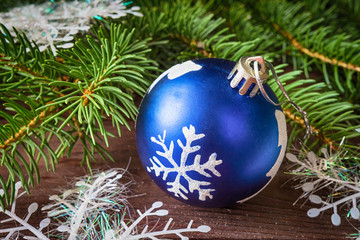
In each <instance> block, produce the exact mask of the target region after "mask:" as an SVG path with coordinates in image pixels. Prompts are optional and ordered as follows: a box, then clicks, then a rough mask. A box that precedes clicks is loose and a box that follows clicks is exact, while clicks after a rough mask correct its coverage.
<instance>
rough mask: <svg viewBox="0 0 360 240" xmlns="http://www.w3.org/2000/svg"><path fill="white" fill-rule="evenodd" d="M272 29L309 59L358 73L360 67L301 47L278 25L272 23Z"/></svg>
mask: <svg viewBox="0 0 360 240" xmlns="http://www.w3.org/2000/svg"><path fill="white" fill-rule="evenodd" d="M273 26H274V28H275V29H276V30H277V31H279V32H280V33H281V35H283V36H284V37H285V38H287V39H288V40H289V41H290V42H291V44H292V45H293V46H294V47H295V48H297V49H298V50H300V51H301V52H302V53H304V54H306V55H308V56H309V57H312V58H316V59H319V60H320V61H322V62H325V63H329V64H331V65H336V66H340V67H343V68H346V69H349V70H353V71H357V72H360V66H358V65H355V64H352V63H346V62H344V61H341V60H338V59H335V58H332V59H331V58H329V57H327V56H325V55H323V54H320V53H318V52H313V51H310V50H309V49H308V48H305V47H303V46H302V45H301V44H300V43H299V42H298V41H297V40H296V39H295V38H294V37H293V36H292V35H291V34H290V33H288V32H286V31H285V30H283V29H281V28H280V27H279V25H277V24H276V23H273Z"/></svg>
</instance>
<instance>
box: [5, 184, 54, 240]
mask: <svg viewBox="0 0 360 240" xmlns="http://www.w3.org/2000/svg"><path fill="white" fill-rule="evenodd" d="M20 189H21V182H17V183H16V184H15V198H14V202H13V204H12V207H11V210H10V211H9V210H6V209H5V211H3V209H2V208H0V219H3V216H2V215H5V216H7V217H8V218H6V219H4V220H1V221H0V237H2V236H3V238H1V239H3V240H8V239H20V236H21V239H28V240H36V239H39V240H48V239H49V238H48V237H47V236H46V235H45V234H44V233H43V230H44V229H46V227H48V226H49V224H50V218H45V219H43V220H42V221H41V222H40V223H39V226H32V225H31V224H29V223H28V221H29V220H30V218H31V216H32V215H33V213H34V212H36V211H37V210H38V208H39V205H38V203H36V202H33V203H32V204H30V205H29V207H28V212H27V214H26V216H25V217H24V218H22V217H20V216H18V215H17V214H16V202H17V199H19V198H20V197H21V196H22V195H24V194H25V193H26V192H21V193H20V191H19V190H20ZM1 194H3V190H2V189H0V195H1ZM10 221H13V222H15V224H14V225H15V227H12V228H5V229H2V228H1V226H3V223H5V222H10ZM24 231H26V233H27V234H28V232H30V233H31V234H32V236H30V235H26V234H23V233H22V232H24ZM3 234H7V235H6V236H5V235H3Z"/></svg>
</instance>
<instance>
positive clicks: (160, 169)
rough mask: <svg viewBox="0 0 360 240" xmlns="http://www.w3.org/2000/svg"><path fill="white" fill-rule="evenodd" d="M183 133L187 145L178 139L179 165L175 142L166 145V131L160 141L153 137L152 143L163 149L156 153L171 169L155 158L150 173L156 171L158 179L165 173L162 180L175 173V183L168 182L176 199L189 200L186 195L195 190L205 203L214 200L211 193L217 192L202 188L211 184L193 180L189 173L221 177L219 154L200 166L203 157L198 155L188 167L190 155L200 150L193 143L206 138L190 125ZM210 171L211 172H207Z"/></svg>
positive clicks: (151, 159) (148, 168) (184, 128)
mask: <svg viewBox="0 0 360 240" xmlns="http://www.w3.org/2000/svg"><path fill="white" fill-rule="evenodd" d="M182 132H183V134H184V136H185V139H186V143H185V145H184V144H183V143H182V142H181V141H180V140H179V139H178V140H177V143H178V145H179V147H180V148H181V149H182V153H181V157H180V164H177V163H176V161H175V160H174V158H173V152H174V142H173V141H171V142H170V146H169V148H168V147H167V146H166V144H165V137H166V130H164V133H163V136H162V137H161V136H160V135H158V139H156V138H155V137H151V141H152V142H154V143H156V144H158V145H160V146H161V147H162V149H163V152H161V151H156V153H157V154H158V155H159V156H161V157H163V158H165V159H166V160H167V161H168V163H170V165H171V167H166V166H164V164H162V162H161V161H160V160H159V159H158V158H157V157H156V156H153V157H152V158H150V162H151V164H152V166H151V167H147V170H148V172H151V171H154V172H155V175H156V176H157V177H158V176H159V175H160V173H163V176H162V179H163V180H166V179H167V177H168V175H169V173H175V174H176V178H175V180H174V181H173V182H167V185H168V186H169V187H168V189H167V190H168V191H169V192H172V193H174V195H175V196H176V197H181V198H183V199H185V200H187V199H188V197H187V196H186V194H188V193H189V192H191V193H193V192H194V191H195V190H197V191H198V192H199V200H201V201H205V200H206V198H207V197H208V198H210V199H212V198H213V195H212V194H211V192H213V191H215V189H211V188H202V187H204V186H209V185H210V184H211V182H207V181H199V180H196V179H193V178H191V176H189V175H188V173H189V172H193V171H196V172H197V173H199V174H201V175H202V176H205V177H208V178H211V177H212V175H211V174H210V173H209V172H211V173H212V174H213V175H215V176H217V177H220V176H221V174H220V172H218V171H217V170H216V169H215V167H216V166H218V165H220V164H221V163H222V162H223V161H222V160H220V159H216V158H217V154H216V153H215V152H214V153H212V154H211V155H210V157H209V159H208V160H207V161H206V162H205V163H203V164H200V159H201V155H199V154H197V155H196V156H195V158H194V162H193V164H190V165H187V164H186V163H187V161H188V157H189V154H191V153H195V152H197V151H199V150H200V148H201V147H200V146H199V145H196V146H191V144H192V142H194V141H196V140H199V139H201V138H204V137H205V134H202V133H201V134H195V127H194V126H192V125H190V127H189V128H187V127H183V128H182ZM206 170H207V171H209V172H206ZM182 178H183V179H185V180H186V181H187V183H188V185H189V189H187V188H186V187H185V186H184V185H183V184H182V183H181V182H180V180H181V179H182Z"/></svg>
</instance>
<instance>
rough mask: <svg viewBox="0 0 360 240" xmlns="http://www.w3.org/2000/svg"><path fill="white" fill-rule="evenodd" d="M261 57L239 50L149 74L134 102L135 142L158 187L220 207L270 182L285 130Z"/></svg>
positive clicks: (282, 149)
mask: <svg viewBox="0 0 360 240" xmlns="http://www.w3.org/2000/svg"><path fill="white" fill-rule="evenodd" d="M259 64H260V66H259ZM265 64H266V62H265V61H264V60H263V58H262V57H257V58H256V57H255V58H249V57H244V58H242V59H241V60H240V62H239V64H237V65H236V63H235V62H232V61H228V60H224V59H214V58H212V59H199V60H194V61H187V62H184V63H181V64H178V65H175V66H173V67H172V68H170V69H169V70H167V71H166V72H164V73H163V74H161V75H160V76H159V77H158V78H157V79H156V80H155V82H154V83H153V84H152V85H151V86H150V88H149V89H148V92H147V94H146V96H145V97H144V99H143V101H142V103H141V106H140V110H139V115H138V118H137V121H136V142H137V147H138V152H139V156H140V159H141V161H142V164H143V165H144V167H145V168H146V170H147V172H148V173H149V175H150V177H151V178H152V179H153V181H154V182H155V183H156V184H157V185H159V186H160V188H162V189H163V190H164V191H166V192H167V193H169V194H170V195H171V196H173V197H175V198H177V199H179V200H181V201H183V202H185V203H188V204H191V205H196V206H201V207H224V206H228V205H230V204H233V203H235V202H237V201H240V202H242V201H245V200H247V199H249V198H251V197H252V196H254V195H255V194H257V193H258V192H259V191H260V190H261V189H263V188H264V187H265V186H266V185H267V184H268V183H269V182H270V180H271V179H272V178H273V176H274V175H275V173H276V172H277V171H278V169H279V166H280V164H281V162H282V159H283V157H284V154H285V149H286V143H287V132H286V121H285V117H284V114H283V113H282V110H281V107H280V106H278V104H277V102H278V100H277V98H276V96H275V94H274V93H273V91H272V90H271V89H270V87H269V86H268V85H267V84H265V80H266V78H267V76H268V67H267V66H266V65H265ZM252 66H253V67H252ZM259 67H260V68H259ZM272 70H273V69H272ZM228 78H229V79H228ZM229 84H230V85H229ZM258 90H260V91H261V93H262V94H259V93H258ZM239 93H240V94H239ZM286 96H287V95H286ZM287 98H288V97H287ZM289 100H290V99H289ZM291 103H292V102H291ZM300 110H301V109H300Z"/></svg>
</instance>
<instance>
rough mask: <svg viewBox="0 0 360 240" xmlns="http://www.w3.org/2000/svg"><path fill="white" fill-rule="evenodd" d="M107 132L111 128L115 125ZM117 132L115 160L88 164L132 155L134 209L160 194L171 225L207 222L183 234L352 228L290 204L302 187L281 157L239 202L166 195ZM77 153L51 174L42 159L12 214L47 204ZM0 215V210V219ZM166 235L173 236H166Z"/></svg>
mask: <svg viewBox="0 0 360 240" xmlns="http://www.w3.org/2000/svg"><path fill="white" fill-rule="evenodd" d="M106 125H107V127H109V128H110V129H111V123H110V122H106ZM133 125H134V124H133V123H132V129H134V126H133ZM112 132H114V133H115V131H114V129H113V130H112ZM122 134H123V136H122V137H121V138H119V137H117V138H113V139H110V149H109V150H110V153H111V154H112V156H114V158H115V159H116V162H114V163H109V162H103V161H101V160H99V161H98V162H97V163H96V164H93V169H99V170H106V169H110V168H113V167H121V168H125V167H126V166H127V164H128V162H129V159H130V158H131V159H132V160H131V164H130V167H129V171H130V172H131V173H132V174H133V175H134V178H135V181H136V185H134V188H133V190H134V192H135V193H137V194H141V193H143V194H145V195H142V196H139V197H135V198H131V199H130V203H131V204H132V206H133V207H134V209H140V210H144V209H145V208H150V207H151V205H152V203H153V202H155V201H159V200H161V201H162V202H164V206H163V208H164V209H168V210H169V215H168V216H166V217H161V218H160V220H162V221H164V222H166V221H167V219H168V218H169V217H172V218H173V219H174V223H175V225H174V228H179V227H186V225H187V224H188V222H189V221H190V220H194V224H193V225H194V226H199V225H204V224H205V225H208V226H210V227H211V231H210V232H209V233H193V234H189V235H187V236H189V237H190V239H345V238H346V236H347V235H346V234H350V233H355V229H354V228H353V227H351V226H350V224H349V223H348V222H347V221H346V220H345V218H344V215H345V214H346V213H344V212H341V216H342V224H341V226H339V227H335V226H333V225H332V224H331V220H330V217H331V213H332V212H331V211H327V212H325V213H324V214H323V215H321V216H319V217H317V218H314V219H311V218H309V217H307V215H306V212H307V210H308V209H309V208H311V207H314V206H313V205H312V204H311V203H307V204H305V205H304V206H303V207H302V208H301V205H300V204H297V205H295V206H294V205H293V203H294V202H295V201H296V199H297V198H298V196H299V195H300V194H301V191H300V190H294V188H293V186H294V182H288V183H286V182H287V181H288V180H290V179H291V178H292V176H290V175H286V174H284V173H283V170H284V168H285V167H286V161H285V162H284V163H283V165H282V170H280V172H279V173H278V174H277V176H276V177H275V178H274V179H273V181H272V182H271V183H270V184H269V186H268V187H267V188H266V189H265V190H264V191H262V192H261V193H260V194H258V195H257V196H256V197H254V198H252V199H250V200H249V201H247V202H245V203H243V204H237V205H234V206H231V207H229V208H223V209H218V208H215V209H206V208H199V207H192V206H188V205H185V204H184V203H181V202H179V201H177V200H175V199H174V198H172V197H169V196H168V195H167V194H166V193H164V192H163V191H161V190H160V189H159V188H158V187H157V186H156V185H155V184H154V183H153V182H152V181H151V179H150V177H149V176H148V175H147V173H146V171H145V170H144V168H143V167H142V165H141V163H140V160H139V157H138V155H137V151H136V145H135V132H134V130H133V131H131V132H129V131H127V130H126V129H125V128H124V129H123V131H122ZM81 158H82V148H81V146H80V145H78V146H77V147H75V148H74V150H73V153H72V155H71V157H70V158H65V157H64V158H62V159H60V161H59V164H58V165H57V169H56V173H55V174H54V173H52V172H46V171H45V168H44V167H43V165H42V166H41V167H40V168H41V176H42V178H41V183H40V184H39V185H36V186H35V188H34V189H32V191H31V196H23V197H21V198H20V199H19V204H18V206H17V214H18V215H19V216H24V215H25V214H26V213H27V208H28V206H29V204H31V203H32V202H35V201H36V202H38V203H39V205H40V206H44V205H46V204H47V203H49V200H48V197H49V195H51V194H60V192H59V189H64V188H66V187H67V182H69V181H70V180H72V179H74V177H79V176H82V175H84V174H87V173H88V170H87V167H86V166H84V167H81V166H80V161H81ZM0 174H2V175H5V174H6V170H5V168H4V167H0ZM2 216H3V215H0V219H1V217H2ZM44 217H45V214H43V213H41V212H40V211H38V212H36V213H35V215H34V217H33V218H32V220H31V222H32V223H33V224H35V225H38V224H39V222H40V221H41V219H43V218H44ZM7 225H8V226H10V225H9V224H7ZM159 225H161V222H160V223H159ZM5 226H6V225H5ZM1 228H3V227H0V229H1ZM0 238H1V235H0ZM171 239H176V238H175V236H171Z"/></svg>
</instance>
